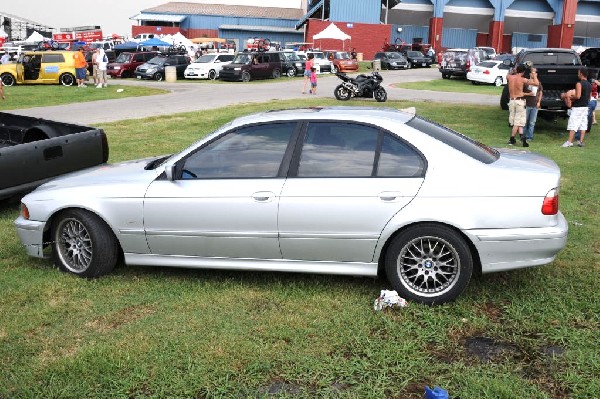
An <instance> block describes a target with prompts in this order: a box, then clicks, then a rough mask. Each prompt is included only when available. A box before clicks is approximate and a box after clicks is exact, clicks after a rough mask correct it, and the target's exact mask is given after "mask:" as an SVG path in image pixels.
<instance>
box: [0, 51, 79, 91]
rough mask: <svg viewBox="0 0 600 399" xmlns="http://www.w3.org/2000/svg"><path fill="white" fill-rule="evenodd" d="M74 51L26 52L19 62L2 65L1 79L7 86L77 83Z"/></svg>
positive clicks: (67, 84)
mask: <svg viewBox="0 0 600 399" xmlns="http://www.w3.org/2000/svg"><path fill="white" fill-rule="evenodd" d="M74 53H75V52H74V51H26V52H23V53H21V54H20V55H19V58H18V59H17V62H15V63H9V64H2V65H0V79H2V84H4V85H5V86H12V85H14V84H21V83H26V84H62V85H63V86H72V85H73V84H74V83H75V61H74V60H73V54H74Z"/></svg>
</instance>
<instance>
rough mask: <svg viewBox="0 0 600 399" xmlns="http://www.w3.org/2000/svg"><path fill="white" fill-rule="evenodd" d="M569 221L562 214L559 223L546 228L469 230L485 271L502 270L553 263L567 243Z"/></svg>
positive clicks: (468, 233)
mask: <svg viewBox="0 0 600 399" xmlns="http://www.w3.org/2000/svg"><path fill="white" fill-rule="evenodd" d="M567 233H568V224H567V221H566V219H565V217H564V216H563V215H562V213H559V220H558V224H557V225H556V226H553V227H543V228H517V229H485V230H469V231H467V232H466V234H467V235H468V236H469V237H470V238H471V240H472V242H473V243H474V244H475V247H476V248H477V251H478V253H479V257H480V260H481V271H482V273H492V272H500V271H505V270H512V269H521V268H524V267H531V266H541V265H545V264H548V263H551V262H552V261H554V259H555V258H556V255H557V254H558V253H559V252H560V251H561V250H562V249H563V248H564V247H565V245H566V243H567Z"/></svg>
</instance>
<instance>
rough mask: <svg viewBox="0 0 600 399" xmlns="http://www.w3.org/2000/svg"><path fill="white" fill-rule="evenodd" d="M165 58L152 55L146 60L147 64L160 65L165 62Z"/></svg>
mask: <svg viewBox="0 0 600 399" xmlns="http://www.w3.org/2000/svg"><path fill="white" fill-rule="evenodd" d="M165 60H166V58H164V57H154V58H152V59H151V60H150V61H148V64H154V65H162V64H164V63H165Z"/></svg>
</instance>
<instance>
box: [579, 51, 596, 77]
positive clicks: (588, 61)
mask: <svg viewBox="0 0 600 399" xmlns="http://www.w3.org/2000/svg"><path fill="white" fill-rule="evenodd" d="M579 57H580V58H581V63H582V64H583V65H585V66H586V67H587V68H588V79H598V75H599V74H598V72H599V71H600V48H599V47H589V48H587V49H585V50H583V52H582V53H581V54H580V55H579Z"/></svg>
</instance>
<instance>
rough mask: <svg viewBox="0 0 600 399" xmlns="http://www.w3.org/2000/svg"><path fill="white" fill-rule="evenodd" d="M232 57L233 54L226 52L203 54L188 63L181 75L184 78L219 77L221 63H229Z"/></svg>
mask: <svg viewBox="0 0 600 399" xmlns="http://www.w3.org/2000/svg"><path fill="white" fill-rule="evenodd" d="M234 57H235V56H234V55H233V54H226V53H222V54H219V53H214V54H205V55H203V56H201V57H200V58H198V59H197V60H196V61H194V62H192V63H191V64H190V65H188V67H187V68H186V69H185V72H184V73H183V75H184V76H185V78H186V79H210V80H215V79H217V78H218V77H219V73H220V72H221V68H223V65H227V64H231V61H233V58H234Z"/></svg>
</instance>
